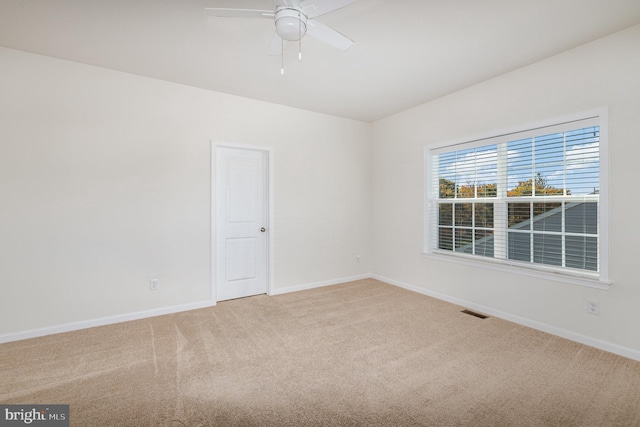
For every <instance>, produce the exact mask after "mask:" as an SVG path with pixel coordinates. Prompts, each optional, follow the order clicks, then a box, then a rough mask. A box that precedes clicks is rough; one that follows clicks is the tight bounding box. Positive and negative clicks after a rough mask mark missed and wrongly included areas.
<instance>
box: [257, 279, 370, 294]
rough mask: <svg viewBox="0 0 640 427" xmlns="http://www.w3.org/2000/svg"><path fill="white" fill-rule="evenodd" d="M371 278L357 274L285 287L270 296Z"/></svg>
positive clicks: (274, 290)
mask: <svg viewBox="0 0 640 427" xmlns="http://www.w3.org/2000/svg"><path fill="white" fill-rule="evenodd" d="M372 277H373V276H371V274H359V275H357V276H351V277H342V278H340V279H333V280H325V281H323V282H314V283H305V284H302V285H294V286H287V287H285V288H277V289H273V290H272V291H271V294H270V295H282V294H288V293H290V292H298V291H306V290H309V289H315V288H322V287H324V286H332V285H339V284H342V283H347V282H354V281H356V280H363V279H371V278H372Z"/></svg>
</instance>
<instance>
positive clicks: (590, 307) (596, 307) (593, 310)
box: [587, 301, 600, 315]
mask: <svg viewBox="0 0 640 427" xmlns="http://www.w3.org/2000/svg"><path fill="white" fill-rule="evenodd" d="M587 313H589V314H596V315H597V314H600V303H599V302H598V301H587Z"/></svg>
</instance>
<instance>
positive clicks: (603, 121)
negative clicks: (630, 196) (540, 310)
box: [423, 106, 612, 289]
mask: <svg viewBox="0 0 640 427" xmlns="http://www.w3.org/2000/svg"><path fill="white" fill-rule="evenodd" d="M608 113H609V111H608V107H607V106H604V107H601V108H596V109H592V110H588V111H583V112H579V113H575V114H571V115H567V116H562V117H557V118H552V119H545V120H542V121H538V122H534V123H529V124H524V125H517V126H512V127H510V128H506V129H501V130H495V131H491V132H486V133H484V134H481V135H476V136H474V137H469V138H458V139H455V140H452V141H449V142H445V143H438V144H434V145H431V146H425V147H424V153H423V154H424V165H423V168H424V177H423V182H424V183H425V189H424V195H423V198H424V200H423V219H424V228H423V255H424V256H425V257H428V258H433V259H438V260H444V261H449V262H457V263H462V264H466V265H472V266H474V267H482V268H489V269H493V270H500V271H508V272H510V273H515V274H522V275H525V276H531V277H537V278H542V279H547V280H555V281H559V282H564V283H570V284H574V285H581V286H587V287H591V288H596V289H609V286H610V285H611V284H612V281H611V278H610V276H609V192H608V188H609V181H608V174H609V154H608V153H609V151H608V150H609V138H608V130H609V127H608V124H609V114H608ZM580 122H582V123H583V124H584V122H589V123H593V124H594V125H598V126H599V127H600V140H599V144H598V146H599V150H600V151H599V165H600V192H599V195H598V203H599V208H598V215H599V220H598V226H599V229H598V246H599V249H598V254H599V260H598V262H599V272H598V276H597V277H595V276H593V277H592V276H591V275H590V274H589V272H585V274H584V275H580V274H572V272H571V271H570V270H564V269H562V270H560V269H557V270H554V269H553V268H547V267H546V266H544V265H541V264H534V263H531V265H530V266H527V267H523V266H520V265H519V264H517V263H514V262H510V261H509V260H508V259H504V258H500V257H495V258H482V257H477V256H465V255H463V254H460V253H458V252H454V253H451V254H450V255H449V254H444V253H442V252H439V251H437V249H436V248H435V247H434V246H433V244H434V242H433V241H432V237H433V234H432V231H433V227H434V224H433V222H434V221H433V218H430V212H432V209H431V208H432V206H433V203H435V202H434V199H433V198H432V197H431V196H432V194H433V193H432V191H437V190H434V189H432V188H431V186H432V185H434V181H433V180H434V179H435V176H434V175H433V172H434V171H433V168H434V167H435V166H434V165H433V164H431V163H432V162H431V159H432V156H433V155H434V153H438V152H440V151H443V150H448V149H451V148H453V147H455V146H458V145H460V146H462V145H464V147H465V148H466V147H473V146H481V145H482V144H486V143H487V141H489V140H491V141H492V142H493V141H496V140H498V139H500V141H496V143H497V144H498V149H500V142H506V141H508V140H509V139H510V138H512V135H514V134H517V135H518V138H520V137H521V136H522V134H523V133H532V135H534V134H536V133H538V132H539V130H540V129H544V128H547V129H551V128H557V127H559V128H564V127H566V125H567V124H572V123H580ZM503 139H504V141H503ZM499 188H500V186H499ZM468 200H470V201H471V200H473V201H478V199H468ZM545 200H549V199H545ZM571 200H575V198H572V199H571ZM499 201H500V200H496V202H499ZM495 230H497V231H499V230H502V228H499V227H498V226H496V227H495ZM532 254H533V251H532Z"/></svg>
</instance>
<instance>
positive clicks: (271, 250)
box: [209, 140, 275, 302]
mask: <svg viewBox="0 0 640 427" xmlns="http://www.w3.org/2000/svg"><path fill="white" fill-rule="evenodd" d="M210 147H211V148H210V151H211V164H210V169H211V186H210V188H209V197H210V198H211V205H210V209H211V212H210V218H209V219H210V226H211V242H210V243H211V259H210V266H211V273H210V274H211V299H212V300H213V301H216V302H217V301H218V298H217V291H216V259H217V253H216V201H215V199H216V197H215V188H216V182H215V179H216V167H215V165H216V148H218V147H226V148H240V149H245V150H255V151H262V152H264V153H265V155H266V157H267V181H268V182H267V191H268V193H269V194H268V200H267V204H268V206H267V217H268V218H267V222H268V230H269V233H268V236H267V239H268V242H267V251H268V253H267V295H271V294H272V292H273V283H274V277H275V276H274V258H275V257H274V254H275V244H274V236H275V227H274V224H275V221H274V200H275V186H274V179H273V177H274V175H275V172H274V167H273V165H274V151H275V150H274V149H273V147H267V146H262V145H251V144H239V143H235V142H228V141H218V140H211V144H210Z"/></svg>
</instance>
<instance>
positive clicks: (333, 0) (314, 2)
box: [300, 0, 358, 18]
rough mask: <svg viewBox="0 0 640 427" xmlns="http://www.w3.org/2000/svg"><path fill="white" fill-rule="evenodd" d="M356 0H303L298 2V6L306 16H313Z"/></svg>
mask: <svg viewBox="0 0 640 427" xmlns="http://www.w3.org/2000/svg"><path fill="white" fill-rule="evenodd" d="M356 1H358V0H305V1H303V2H301V3H300V8H302V11H303V12H304V13H305V15H307V18H315V17H316V16H320V15H324V14H326V13H329V12H333V11H334V10H338V9H341V8H343V7H345V6H349V5H350V4H351V3H355V2H356Z"/></svg>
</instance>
